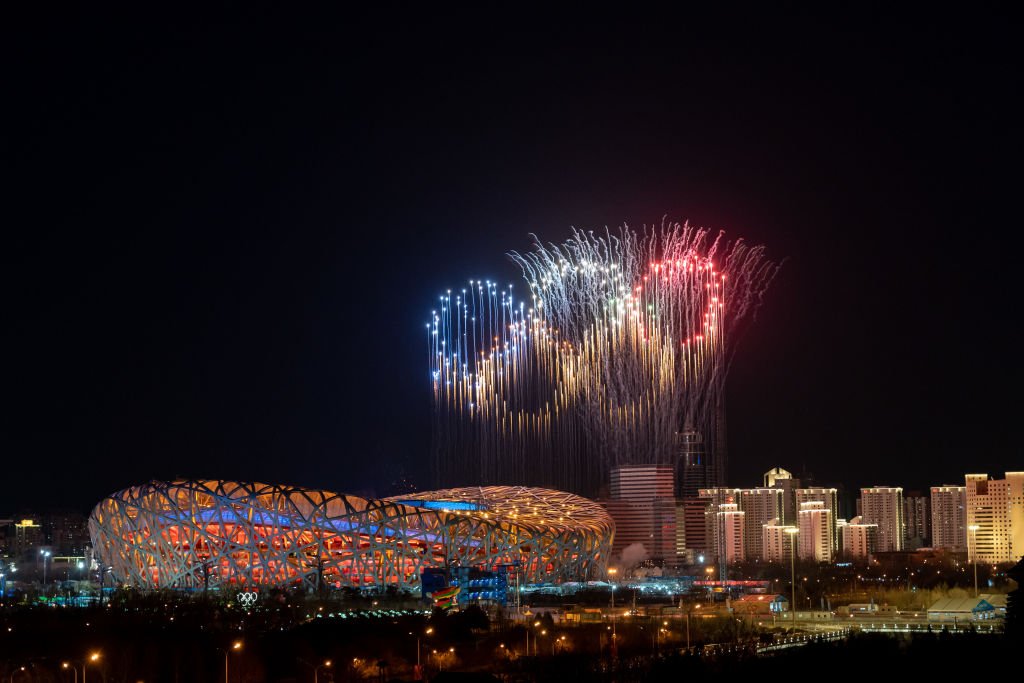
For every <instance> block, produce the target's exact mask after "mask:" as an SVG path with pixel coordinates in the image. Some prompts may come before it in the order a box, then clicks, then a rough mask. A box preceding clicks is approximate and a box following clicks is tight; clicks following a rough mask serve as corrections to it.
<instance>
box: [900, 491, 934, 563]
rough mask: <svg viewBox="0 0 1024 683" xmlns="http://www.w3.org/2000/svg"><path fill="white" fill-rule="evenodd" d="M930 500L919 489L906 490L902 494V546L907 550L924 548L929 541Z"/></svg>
mask: <svg viewBox="0 0 1024 683" xmlns="http://www.w3.org/2000/svg"><path fill="white" fill-rule="evenodd" d="M931 526H932V513H931V502H930V500H929V499H928V497H927V496H925V495H923V494H922V493H921V492H920V491H908V492H907V493H906V494H905V495H904V496H903V547H904V548H906V549H907V550H917V549H918V548H924V547H925V546H927V545H928V544H929V542H930V541H931V535H932V534H931Z"/></svg>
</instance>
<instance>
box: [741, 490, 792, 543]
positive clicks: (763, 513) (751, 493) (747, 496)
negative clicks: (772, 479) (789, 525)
mask: <svg viewBox="0 0 1024 683" xmlns="http://www.w3.org/2000/svg"><path fill="white" fill-rule="evenodd" d="M739 509H740V510H742V511H743V513H744V524H745V527H744V529H743V544H744V548H743V553H744V555H745V557H746V559H748V560H761V559H764V534H763V533H762V532H761V527H763V526H764V525H765V524H772V523H774V522H778V521H779V520H781V519H782V491H781V490H780V489H774V488H758V489H740V490H739Z"/></svg>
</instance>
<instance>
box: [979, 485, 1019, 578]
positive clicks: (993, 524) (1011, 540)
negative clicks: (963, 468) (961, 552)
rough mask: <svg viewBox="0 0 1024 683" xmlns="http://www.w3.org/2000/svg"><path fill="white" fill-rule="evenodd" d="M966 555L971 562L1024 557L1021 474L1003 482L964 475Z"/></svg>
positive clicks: (996, 561) (1010, 560)
mask: <svg viewBox="0 0 1024 683" xmlns="http://www.w3.org/2000/svg"><path fill="white" fill-rule="evenodd" d="M965 480H966V487H965V488H966V489H967V491H966V494H967V495H966V497H967V553H968V558H969V560H970V561H971V562H975V561H977V562H988V563H992V564H996V563H999V562H1017V561H1018V560H1020V559H1021V556H1024V472H1007V473H1006V476H1005V478H1003V479H989V478H988V475H987V474H968V475H966V476H965Z"/></svg>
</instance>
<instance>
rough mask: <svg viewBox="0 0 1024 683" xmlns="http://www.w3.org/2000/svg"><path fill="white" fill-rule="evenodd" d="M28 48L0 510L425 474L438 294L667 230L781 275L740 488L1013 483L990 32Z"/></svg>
mask: <svg viewBox="0 0 1024 683" xmlns="http://www.w3.org/2000/svg"><path fill="white" fill-rule="evenodd" d="M37 28H38V29H39V35H40V36H42V37H39V38H38V39H37V37H36V34H35V33H34V32H33V30H30V27H26V30H25V31H22V32H20V35H21V37H20V38H18V39H16V40H15V41H14V43H13V44H12V47H13V49H15V50H16V51H17V52H18V54H19V55H20V59H19V65H20V66H19V68H18V69H17V70H16V71H17V73H16V74H15V77H14V79H13V83H12V88H11V90H10V100H11V102H12V103H13V104H12V107H11V114H12V115H13V123H12V125H11V126H10V128H9V131H10V135H9V136H8V137H9V139H8V144H7V146H6V148H5V149H6V150H7V152H8V153H7V154H6V155H5V156H6V157H7V158H8V159H9V161H10V168H11V169H12V170H13V173H12V174H11V176H12V177H11V179H10V182H9V184H8V187H9V188H10V195H11V197H12V201H11V202H8V203H7V204H6V205H5V208H4V212H5V218H6V220H5V224H6V225H10V226H14V229H13V230H11V231H10V233H11V234H10V236H9V237H8V242H7V243H6V244H5V247H6V248H5V249H4V264H5V267H4V268H3V269H2V272H3V277H4V278H5V279H4V283H5V286H4V287H3V289H2V291H3V295H2V296H3V297H4V300H3V308H4V311H5V314H6V315H5V325H4V328H5V331H4V334H3V337H2V342H0V344H2V349H3V351H4V356H5V358H6V359H7V360H8V365H7V367H8V372H7V373H6V375H5V378H6V379H5V382H4V387H5V389H4V394H3V405H2V413H3V415H4V428H3V430H2V432H0V433H2V436H0V452H3V454H4V465H3V468H4V469H3V482H4V483H3V485H2V486H0V508H2V509H7V510H9V511H10V512H12V513H13V512H16V511H18V510H21V509H26V508H28V507H30V506H31V505H32V504H33V503H34V500H35V498H36V493H35V491H36V490H37V489H38V488H39V487H45V488H46V489H47V491H48V494H49V495H48V498H49V499H52V500H55V501H60V504H61V506H63V507H70V508H74V509H81V510H85V509H88V508H89V507H90V506H91V505H92V504H93V503H94V502H95V501H96V500H97V499H99V498H100V497H102V496H104V495H107V494H109V493H111V492H113V491H117V490H120V489H122V488H124V487H126V486H130V485H134V484H136V483H138V482H140V481H147V480H150V479H171V478H174V477H178V476H183V477H204V478H205V477H209V478H223V479H243V480H262V481H278V482H286V483H289V484H294V485H299V486H302V485H305V486H323V487H324V488H327V489H329V490H342V491H353V492H363V491H374V492H376V493H377V494H379V495H386V494H388V493H390V492H391V491H392V490H396V487H393V486H392V484H393V482H396V481H397V480H405V481H409V482H413V483H415V484H416V485H417V486H418V487H419V488H421V489H426V488H429V469H430V465H429V463H430V462H431V451H430V389H429V378H428V377H427V376H426V375H427V373H426V371H425V370H424V367H425V364H424V359H425V356H426V349H425V348H424V342H423V337H422V330H423V325H424V324H425V323H428V322H429V313H428V312H427V311H429V305H425V303H424V302H426V301H428V300H429V299H430V297H432V296H434V295H435V294H436V293H437V292H441V291H444V290H445V289H446V288H447V287H449V286H451V285H452V284H453V283H458V281H459V279H460V278H465V279H466V280H468V279H469V278H474V279H482V280H486V279H490V280H492V281H495V282H498V283H501V284H502V286H504V285H505V284H507V283H510V282H516V281H517V279H518V277H519V275H518V272H517V269H516V268H515V266H514V264H513V263H511V262H510V261H508V260H506V259H504V258H503V257H501V254H505V253H506V252H508V251H509V250H511V249H516V248H517V247H521V245H523V244H524V243H526V242H528V239H529V234H530V233H536V234H538V235H541V236H543V237H544V238H545V239H549V240H551V241H553V242H559V241H561V240H563V239H565V238H567V237H568V236H569V235H570V233H571V229H572V228H573V227H577V228H580V229H594V230H600V229H603V228H604V227H605V226H608V227H610V228H614V227H615V226H618V225H621V224H623V223H628V224H629V225H631V226H634V227H637V228H639V227H641V226H643V225H645V224H646V225H660V223H661V221H662V220H663V218H664V217H667V218H668V219H670V220H678V221H684V220H688V221H689V222H690V223H691V224H692V225H695V226H700V227H704V228H707V229H710V230H713V231H718V230H725V231H726V233H727V234H728V235H735V236H743V237H744V238H746V239H747V240H748V241H749V242H750V243H751V244H766V245H769V247H770V251H771V255H772V257H773V258H779V259H785V262H784V263H783V267H782V269H781V271H780V272H779V275H778V277H777V278H776V280H775V282H774V283H773V286H772V289H771V291H770V293H769V294H768V296H766V297H765V299H764V302H763V306H762V307H761V309H760V311H759V314H758V317H757V320H756V321H755V322H754V323H753V324H752V325H750V326H749V329H747V330H746V331H745V333H744V335H743V338H742V339H741V340H739V341H740V344H739V352H738V353H737V354H736V356H735V357H734V358H733V360H732V366H731V369H730V375H729V382H728V385H727V387H726V397H727V398H726V406H727V413H726V414H727V437H728V439H727V442H728V456H729V458H728V459H729V463H730V471H729V473H728V476H727V478H726V483H729V484H735V483H742V482H756V481H757V477H759V476H760V474H761V473H762V472H763V471H764V470H765V469H767V467H770V466H773V465H775V464H781V465H782V466H788V467H789V469H791V470H793V471H794V472H799V471H801V470H804V469H806V470H810V471H811V472H813V473H814V474H815V475H816V478H817V479H818V480H819V481H820V482H821V483H823V484H836V483H838V482H844V483H846V484H848V486H849V488H859V487H860V486H868V485H874V484H891V485H899V486H903V487H905V488H908V489H909V488H914V489H921V490H925V489H926V488H927V487H929V486H932V485H942V484H947V483H953V484H955V483H957V482H958V481H959V476H960V474H961V473H962V472H964V471H982V472H1002V471H1006V470H1015V469H1019V466H1018V465H1017V462H1016V460H1017V459H1019V457H1020V455H1019V448H1018V446H1017V441H1016V434H1015V427H1014V425H1015V421H1016V416H1017V414H1019V412H1020V399H1019V396H1018V394H1017V392H1016V390H1015V387H1014V384H1015V383H1014V381H1013V376H1014V372H1013V368H1015V367H1016V365H1017V361H1016V360H1015V359H1016V358H1017V348H1018V347H1019V336H1018V333H1016V332H1015V331H1014V330H1015V326H1014V325H1012V324H1011V322H1010V321H1009V320H1007V312H1008V311H1012V310H1013V307H1014V305H1015V303H1016V297H1015V293H1016V289H1017V284H1016V281H1015V279H1013V278H1014V275H1015V272H1016V264H1015V262H1014V261H1013V260H1012V259H1013V255H1012V254H1013V250H1012V249H1008V248H1005V247H1004V245H1005V244H1007V243H1008V242H1007V239H1006V238H1007V236H1008V235H1009V234H1010V233H1009V231H1010V230H1011V229H1012V227H1013V226H1014V225H1015V221H1016V212H1015V209H1014V208H1013V207H1012V206H1011V204H1012V202H1011V201H1010V199H1011V198H1012V197H1014V196H1015V193H1016V188H1015V186H1014V184H1013V182H1012V178H1013V176H1014V173H1013V170H1014V169H1015V168H1016V161H1015V159H1016V156H1017V155H1016V150H1017V149H1018V148H1019V145H1020V128H1019V125H1018V121H1019V117H1017V116H1016V115H1015V111H1016V108H1015V106H1014V105H1015V101H1014V95H1013V94H1012V93H1011V92H1010V91H1009V90H1008V89H1007V88H1006V87H1005V84H1006V83H1007V82H1010V81H1012V80H1013V78H1014V76H1015V74H1013V72H1012V70H1011V67H1010V65H1011V64H1013V59H1012V55H1011V54H1010V52H1009V48H1008V47H1007V46H1008V45H1010V44H1012V33H1011V32H1010V29H1009V28H1008V27H1007V26H996V25H992V24H991V23H989V22H986V21H981V20H980V19H977V18H975V19H962V18H957V19H956V20H955V21H954V20H953V19H952V18H950V19H949V20H948V21H946V20H943V19H942V18H938V19H934V20H930V23H928V25H927V27H926V28H922V27H921V26H920V23H919V21H918V20H917V19H916V18H915V19H914V20H913V21H909V20H908V21H907V22H906V23H903V22H901V21H899V20H893V21H892V22H891V23H889V24H887V25H886V26H884V27H879V26H878V25H877V22H875V21H874V20H871V19H870V18H869V17H860V18H857V17H854V18H852V19H851V18H849V17H847V18H844V19H843V21H842V23H837V22H835V21H832V20H831V19H829V18H828V17H816V16H811V15H804V16H800V17H795V18H791V19H787V20H786V21H778V20H777V19H775V20H769V21H768V23H767V24H765V22H762V21H761V20H756V21H754V20H751V19H749V18H748V19H745V20H740V21H736V20H735V18H734V17H730V18H728V19H727V20H723V21H718V20H715V19H714V18H710V17H693V18H691V19H687V20H680V21H679V22H668V23H665V24H663V25H660V26H650V25H647V26H636V27H634V28H635V31H627V32H626V34H627V36H630V37H631V38H630V40H629V41H626V42H624V41H623V35H622V31H621V27H619V26H600V25H587V26H574V27H573V29H572V30H569V31H565V30H562V29H560V28H546V29H545V28H537V27H533V28H530V29H528V30H527V31H526V35H528V36H529V37H530V40H527V41H524V40H523V39H522V36H523V34H522V33H520V31H519V30H518V29H513V28H511V27H508V28H493V29H491V30H489V31H486V32H483V33H481V32H480V31H478V30H475V29H469V28H467V27H459V26H455V25H450V26H445V25H441V24H440V23H428V24H415V25H414V24H411V23H409V24H404V23H383V24H381V23H373V22H370V23H368V24H365V25H361V24H355V25H346V26H345V27H336V26H326V25H325V26H317V27H313V26H308V27H303V28H302V30H301V31H299V32H298V33H297V34H296V35H294V36H290V37H283V36H281V35H279V34H278V33H277V32H276V31H274V30H271V29H270V28H261V27H256V26H249V25H245V24H238V23H227V24H224V25H217V26H209V27H187V28H180V30H179V28H170V27H166V26H161V27H153V28H152V29H151V30H147V31H141V30H140V31H138V32H135V31H132V32H124V31H120V30H118V29H117V28H116V27H115V26H113V25H107V26H100V27H97V28H96V30H94V31H83V30H82V29H81V27H80V26H78V25H75V26H65V25H60V24H45V25H42V26H40V27H37ZM1004 32H1005V35H1004ZM993 36H995V37H993ZM268 45H274V46H278V47H279V48H280V49H277V50H268V49H267V46H268ZM527 45H529V46H530V47H529V48H527V47H526V46H527ZM384 46H387V48H385V47H384ZM130 56H131V57H130ZM134 56H138V57H137V58H135V57H134ZM867 473H870V476H866V474H867ZM862 477H864V478H862Z"/></svg>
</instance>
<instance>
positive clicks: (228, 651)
mask: <svg viewBox="0 0 1024 683" xmlns="http://www.w3.org/2000/svg"><path fill="white" fill-rule="evenodd" d="M241 649H242V641H240V640H236V641H235V642H233V643H231V647H229V648H225V649H224V683H228V681H229V679H228V658H229V657H230V656H231V653H232V652H238V651H240V650H241ZM313 677H314V678H315V677H316V671H314V672H313ZM82 683H85V681H82Z"/></svg>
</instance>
